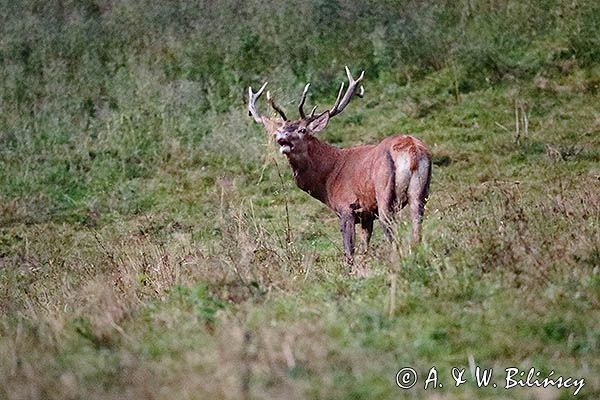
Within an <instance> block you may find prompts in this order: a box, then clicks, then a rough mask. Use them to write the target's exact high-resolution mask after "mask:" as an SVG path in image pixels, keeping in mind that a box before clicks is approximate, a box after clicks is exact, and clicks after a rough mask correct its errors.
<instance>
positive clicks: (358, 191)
mask: <svg viewBox="0 0 600 400" xmlns="http://www.w3.org/2000/svg"><path fill="white" fill-rule="evenodd" d="M345 70H346V75H347V78H348V87H347V89H346V91H345V92H344V82H343V81H342V84H341V86H340V90H339V92H338V95H337V98H336V100H335V103H334V104H333V107H331V108H330V109H328V110H325V111H323V112H320V113H316V110H317V107H316V106H315V107H313V109H312V111H311V112H310V113H309V114H307V113H305V111H304V104H305V101H306V97H307V94H308V91H309V87H310V83H308V84H306V86H305V87H304V90H303V92H302V96H301V98H300V102H299V104H298V111H299V114H300V118H299V119H296V120H289V119H288V118H287V116H286V114H285V112H284V110H283V109H282V108H281V107H279V106H278V105H277V104H276V103H275V100H274V98H273V96H272V95H271V93H270V92H269V91H267V101H268V102H269V103H270V105H271V107H272V108H273V109H274V110H275V112H276V113H277V114H279V118H271V117H267V116H264V115H260V114H259V113H258V111H257V109H256V101H257V100H258V99H259V98H260V96H261V95H262V93H263V91H264V90H265V88H266V86H267V84H268V82H265V83H264V84H263V85H262V87H261V88H260V89H259V90H258V91H257V92H256V93H254V92H253V90H252V87H251V86H250V87H249V88H248V114H249V116H251V117H252V118H253V119H254V121H255V122H256V123H258V124H261V125H263V126H264V129H265V130H266V131H267V133H268V134H269V135H271V137H273V138H274V139H275V142H276V143H277V144H278V145H279V151H280V152H281V154H284V155H285V156H286V157H287V161H288V163H289V165H290V167H291V169H292V173H293V177H294V180H295V182H296V185H297V186H298V187H299V188H300V189H301V190H303V191H305V192H306V193H308V194H309V195H311V196H312V197H314V198H315V199H317V200H319V201H321V202H322V203H324V204H325V205H326V206H327V207H328V208H329V209H330V210H332V211H333V212H334V213H335V214H336V215H337V217H338V218H339V224H340V231H341V233H342V239H343V246H344V256H345V257H344V258H345V262H346V263H347V264H348V265H350V266H353V264H354V252H355V234H356V233H355V225H360V237H361V241H362V244H363V247H364V251H365V252H366V251H367V249H368V246H369V242H370V239H371V235H372V232H373V223H374V221H375V220H376V219H379V221H380V222H381V225H382V227H383V231H384V234H385V236H386V237H387V239H389V241H390V242H392V243H393V242H394V240H395V232H394V227H395V225H394V223H395V216H396V214H397V213H398V212H399V211H400V210H401V209H403V208H404V207H405V206H406V205H409V207H410V215H411V220H412V221H411V222H412V242H413V243H419V242H420V241H421V225H422V221H423V215H424V212H425V203H426V202H427V199H428V196H429V184H430V181H431V152H430V151H429V149H428V148H427V146H426V145H425V143H424V142H422V141H421V140H419V139H418V138H416V137H414V136H410V135H395V136H390V137H387V138H385V139H383V140H382V141H380V142H379V143H378V144H362V145H358V146H354V147H348V148H338V147H335V146H332V145H330V144H327V143H325V142H324V141H321V140H319V139H318V138H317V134H318V133H319V132H320V131H322V130H323V129H325V128H326V127H327V125H328V123H329V121H330V120H331V119H332V118H333V117H335V116H337V115H339V114H340V113H341V112H342V111H344V109H345V108H346V106H347V105H348V103H349V102H350V100H351V99H352V98H354V97H355V96H356V97H360V98H362V97H363V96H364V87H363V86H362V84H361V85H360V88H359V87H358V85H359V83H360V82H361V81H362V80H363V78H364V74H365V72H364V71H362V72H361V74H360V76H359V77H358V78H357V79H354V78H353V76H352V73H351V72H350V69H349V68H348V67H347V66H346V67H345ZM342 93H344V95H343V96H342Z"/></svg>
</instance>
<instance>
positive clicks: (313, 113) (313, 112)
mask: <svg viewBox="0 0 600 400" xmlns="http://www.w3.org/2000/svg"><path fill="white" fill-rule="evenodd" d="M316 111H317V106H314V107H313V108H312V110H311V111H310V117H309V118H312V117H314V116H315V112H316Z"/></svg>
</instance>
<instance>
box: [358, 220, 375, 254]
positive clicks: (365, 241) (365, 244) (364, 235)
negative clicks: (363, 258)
mask: <svg viewBox="0 0 600 400" xmlns="http://www.w3.org/2000/svg"><path fill="white" fill-rule="evenodd" d="M372 233H373V218H370V217H364V218H362V219H361V220H360V241H361V244H362V252H363V253H364V254H366V253H367V251H368V250H369V242H370V241H371V234H372Z"/></svg>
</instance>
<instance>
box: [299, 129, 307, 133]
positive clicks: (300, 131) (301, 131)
mask: <svg viewBox="0 0 600 400" xmlns="http://www.w3.org/2000/svg"><path fill="white" fill-rule="evenodd" d="M298 133H302V134H304V133H306V128H300V129H298Z"/></svg>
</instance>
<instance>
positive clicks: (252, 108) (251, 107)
mask: <svg viewBox="0 0 600 400" xmlns="http://www.w3.org/2000/svg"><path fill="white" fill-rule="evenodd" d="M268 83H269V82H265V83H264V84H263V85H262V86H261V88H260V89H258V92H256V93H253V92H252V86H249V87H248V115H251V116H252V118H254V120H255V121H256V122H258V123H259V124H262V123H263V120H262V117H261V116H260V115H259V114H258V111H256V100H258V98H259V97H260V96H261V95H262V94H263V91H264V90H265V88H266V87H267V84H268Z"/></svg>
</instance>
